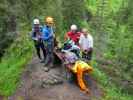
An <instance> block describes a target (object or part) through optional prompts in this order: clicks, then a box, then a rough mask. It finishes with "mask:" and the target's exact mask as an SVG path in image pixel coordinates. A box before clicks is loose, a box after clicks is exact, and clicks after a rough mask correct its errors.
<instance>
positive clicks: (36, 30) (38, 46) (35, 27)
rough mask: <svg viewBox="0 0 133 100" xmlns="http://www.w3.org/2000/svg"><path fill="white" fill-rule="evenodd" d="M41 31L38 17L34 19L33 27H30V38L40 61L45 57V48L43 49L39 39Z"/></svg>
mask: <svg viewBox="0 0 133 100" xmlns="http://www.w3.org/2000/svg"><path fill="white" fill-rule="evenodd" d="M41 32H42V27H41V26H40V22H39V19H34V20H33V28H32V39H33V41H34V45H35V48H36V52H37V56H38V58H39V59H40V60H41V62H44V59H45V57H46V50H45V47H44V44H43V41H42V39H41V35H42V33H41ZM40 50H42V52H43V58H42V57H41V53H40Z"/></svg>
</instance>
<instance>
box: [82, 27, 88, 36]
mask: <svg viewBox="0 0 133 100" xmlns="http://www.w3.org/2000/svg"><path fill="white" fill-rule="evenodd" d="M82 33H83V35H85V36H87V35H88V33H89V32H88V29H87V28H83V29H82Z"/></svg>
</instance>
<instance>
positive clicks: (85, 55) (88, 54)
mask: <svg viewBox="0 0 133 100" xmlns="http://www.w3.org/2000/svg"><path fill="white" fill-rule="evenodd" d="M82 58H83V59H85V60H91V59H92V50H90V51H87V52H82Z"/></svg>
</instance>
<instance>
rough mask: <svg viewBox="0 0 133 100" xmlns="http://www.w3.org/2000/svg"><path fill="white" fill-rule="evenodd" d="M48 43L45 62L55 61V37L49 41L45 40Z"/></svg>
mask: <svg viewBox="0 0 133 100" xmlns="http://www.w3.org/2000/svg"><path fill="white" fill-rule="evenodd" d="M45 44H46V46H45V47H46V62H45V64H49V63H52V64H53V62H54V56H53V53H54V52H53V51H54V39H53V38H52V39H50V40H49V41H45Z"/></svg>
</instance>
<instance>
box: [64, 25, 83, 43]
mask: <svg viewBox="0 0 133 100" xmlns="http://www.w3.org/2000/svg"><path fill="white" fill-rule="evenodd" d="M80 35H81V32H78V28H77V25H75V24H73V25H71V27H70V31H69V32H67V33H66V36H65V40H66V39H70V40H72V41H73V42H74V43H75V44H76V45H78V41H79V38H80Z"/></svg>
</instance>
